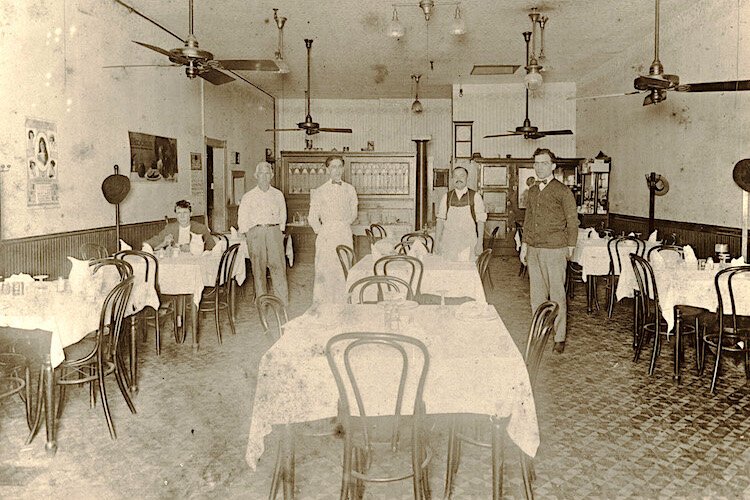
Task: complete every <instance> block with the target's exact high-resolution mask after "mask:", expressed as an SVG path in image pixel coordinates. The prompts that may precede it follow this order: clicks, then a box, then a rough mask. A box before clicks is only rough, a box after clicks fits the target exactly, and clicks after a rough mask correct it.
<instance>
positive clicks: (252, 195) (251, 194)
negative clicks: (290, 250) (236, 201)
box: [237, 186, 286, 233]
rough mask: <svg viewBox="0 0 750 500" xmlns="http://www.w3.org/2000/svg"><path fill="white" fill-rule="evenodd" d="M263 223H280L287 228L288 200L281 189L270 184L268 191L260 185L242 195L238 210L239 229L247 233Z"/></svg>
mask: <svg viewBox="0 0 750 500" xmlns="http://www.w3.org/2000/svg"><path fill="white" fill-rule="evenodd" d="M261 224H278V225H279V227H280V228H281V230H282V231H284V230H285V229H286V201H284V195H283V194H282V192H281V191H279V190H278V189H276V188H275V187H273V186H269V187H268V189H267V190H266V191H263V190H261V189H260V188H259V187H258V186H255V187H254V188H253V189H251V190H250V191H248V192H247V193H245V194H244V195H243V196H242V200H241V201H240V207H239V209H238V210H237V226H238V227H237V230H238V231H239V232H240V233H246V232H248V231H249V230H250V229H251V228H253V227H255V226H258V225H261Z"/></svg>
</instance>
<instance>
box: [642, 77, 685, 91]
mask: <svg viewBox="0 0 750 500" xmlns="http://www.w3.org/2000/svg"><path fill="white" fill-rule="evenodd" d="M678 83H680V79H679V78H678V77H677V76H676V75H659V76H656V75H642V76H639V77H638V78H636V79H635V80H633V86H634V87H635V88H636V89H637V90H651V89H668V88H671V87H674V86H675V85H677V84H678Z"/></svg>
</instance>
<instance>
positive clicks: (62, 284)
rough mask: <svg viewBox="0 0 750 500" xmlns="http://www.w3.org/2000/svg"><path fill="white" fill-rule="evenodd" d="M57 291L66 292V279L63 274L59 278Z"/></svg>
mask: <svg viewBox="0 0 750 500" xmlns="http://www.w3.org/2000/svg"><path fill="white" fill-rule="evenodd" d="M57 291H58V292H64V291H65V280H64V279H63V277H62V276H60V277H59V278H57Z"/></svg>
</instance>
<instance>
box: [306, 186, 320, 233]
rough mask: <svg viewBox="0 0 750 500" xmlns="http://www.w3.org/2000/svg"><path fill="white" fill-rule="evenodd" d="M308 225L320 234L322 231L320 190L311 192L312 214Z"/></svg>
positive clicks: (308, 217)
mask: <svg viewBox="0 0 750 500" xmlns="http://www.w3.org/2000/svg"><path fill="white" fill-rule="evenodd" d="M307 223H308V224H310V227H311V228H312V230H313V231H314V232H315V234H318V232H319V231H320V225H321V224H320V201H319V199H318V190H317V189H311V190H310V213H309V214H308V215H307Z"/></svg>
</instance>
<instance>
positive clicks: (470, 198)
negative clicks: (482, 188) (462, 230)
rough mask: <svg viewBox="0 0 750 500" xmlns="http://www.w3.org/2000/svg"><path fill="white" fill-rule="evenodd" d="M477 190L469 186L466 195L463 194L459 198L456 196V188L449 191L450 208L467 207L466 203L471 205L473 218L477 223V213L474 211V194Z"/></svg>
mask: <svg viewBox="0 0 750 500" xmlns="http://www.w3.org/2000/svg"><path fill="white" fill-rule="evenodd" d="M475 193H476V191H474V190H473V189H471V188H469V189H468V190H467V191H466V196H463V197H461V198H459V197H458V196H456V190H455V189H451V190H450V191H449V192H448V208H450V207H465V206H466V205H469V208H470V209H471V219H472V220H473V221H474V222H475V223H476V221H477V214H476V212H474V194H475ZM447 215H448V209H446V216H447Z"/></svg>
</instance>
